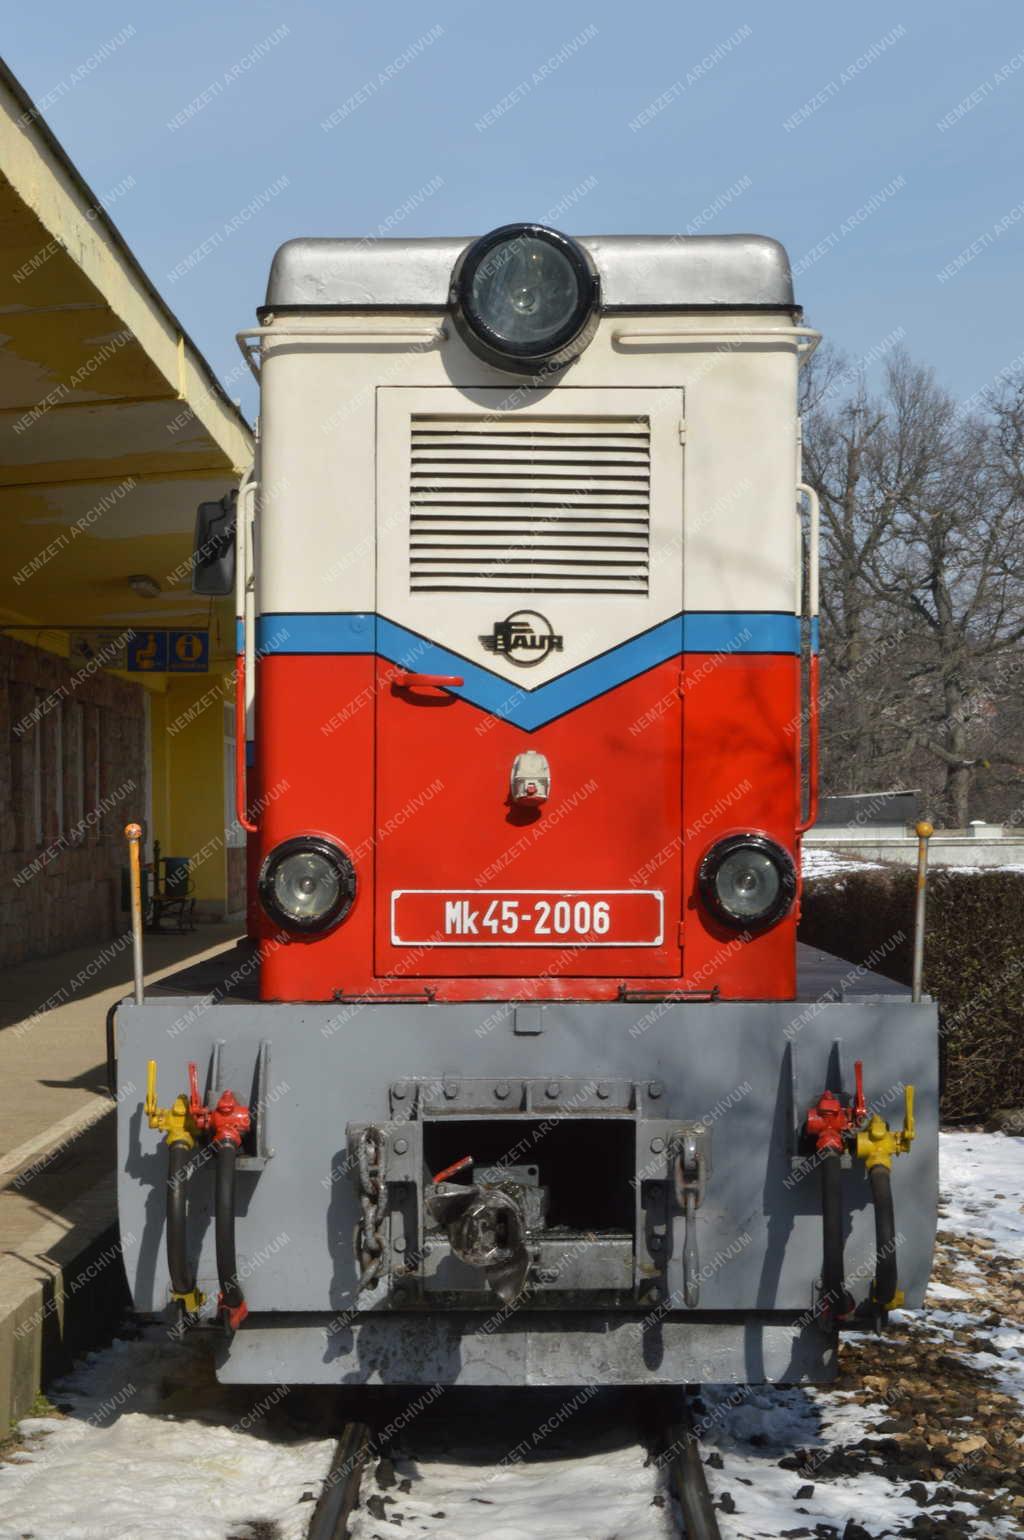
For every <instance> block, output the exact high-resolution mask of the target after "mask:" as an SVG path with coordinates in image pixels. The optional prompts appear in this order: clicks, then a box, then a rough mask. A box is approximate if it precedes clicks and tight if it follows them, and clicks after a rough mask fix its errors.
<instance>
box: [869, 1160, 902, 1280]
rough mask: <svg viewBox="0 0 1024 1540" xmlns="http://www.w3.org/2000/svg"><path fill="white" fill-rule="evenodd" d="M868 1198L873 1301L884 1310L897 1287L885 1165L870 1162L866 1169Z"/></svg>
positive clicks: (888, 1175)
mask: <svg viewBox="0 0 1024 1540" xmlns="http://www.w3.org/2000/svg"><path fill="white" fill-rule="evenodd" d="M868 1180H869V1182H870V1183H871V1199H872V1202H873V1203H874V1205H875V1287H874V1302H875V1304H876V1305H880V1306H881V1307H882V1309H883V1310H884V1309H885V1307H886V1306H887V1305H888V1304H889V1303H890V1301H891V1300H892V1299H893V1298H894V1296H895V1294H896V1290H897V1288H898V1287H899V1275H898V1269H897V1266H896V1214H895V1211H894V1209H893V1202H892V1173H891V1172H890V1171H889V1169H888V1167H887V1166H881V1165H879V1166H872V1167H871V1170H870V1171H869V1172H868Z"/></svg>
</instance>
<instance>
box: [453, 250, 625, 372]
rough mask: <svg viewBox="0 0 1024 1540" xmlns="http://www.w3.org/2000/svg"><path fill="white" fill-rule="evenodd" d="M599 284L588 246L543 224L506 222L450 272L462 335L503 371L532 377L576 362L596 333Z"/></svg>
mask: <svg viewBox="0 0 1024 1540" xmlns="http://www.w3.org/2000/svg"><path fill="white" fill-rule="evenodd" d="M600 303H601V284H600V279H599V278H598V275H597V269H596V268H595V267H594V264H593V262H592V261H591V259H590V257H589V255H588V254H587V252H586V251H584V249H583V247H582V246H579V245H577V243H576V242H575V241H573V240H570V239H569V237H568V236H567V235H561V234H559V232H558V231H557V230H549V229H548V228H547V227H546V226H545V225H502V227H501V229H500V230H492V231H491V233H490V234H489V235H482V236H481V237H480V239H479V240H476V241H473V243H472V244H471V245H470V246H467V247H466V249H465V251H464V252H463V253H462V255H461V257H460V258H459V260H458V262H456V264H455V268H454V270H453V272H452V286H451V304H452V314H453V318H454V321H455V325H456V328H457V329H458V331H459V334H460V335H461V337H462V338H463V340H464V341H465V342H466V344H467V345H468V346H469V347H471V348H472V349H473V351H474V353H476V354H477V355H478V356H479V357H480V358H483V359H484V360H485V361H486V362H487V363H489V364H493V365H494V366H495V367H496V368H498V369H508V370H512V371H513V372H515V373H517V374H534V373H537V372H542V371H544V370H547V369H556V368H562V367H564V366H565V365H566V364H570V363H572V361H573V359H575V358H578V357H579V355H580V354H581V353H582V352H583V349H584V348H585V347H586V346H587V343H588V342H589V341H590V339H591V338H592V337H593V335H594V332H595V330H596V328H597V322H598V312H599V307H600Z"/></svg>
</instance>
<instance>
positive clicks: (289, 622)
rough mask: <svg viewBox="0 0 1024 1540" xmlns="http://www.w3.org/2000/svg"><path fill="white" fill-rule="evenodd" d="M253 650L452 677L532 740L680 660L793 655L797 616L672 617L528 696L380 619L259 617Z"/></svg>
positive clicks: (468, 695)
mask: <svg viewBox="0 0 1024 1540" xmlns="http://www.w3.org/2000/svg"><path fill="white" fill-rule="evenodd" d="M256 646H257V650H258V651H259V652H261V653H262V652H269V653H307V654H308V653H317V654H324V653H372V652H377V653H379V655H380V656H381V657H383V658H387V660H388V662H389V663H394V664H397V665H398V666H399V667H400V668H408V669H411V670H414V671H416V672H418V673H430V674H457V675H459V676H460V677H461V678H462V679H463V680H464V681H465V683H464V684H463V685H461V686H460V687H459V688H458V689H457V690H455V691H453V693H454V694H457V695H458V696H459V697H460V698H461V699H463V700H467V701H469V702H471V704H472V705H474V706H478V707H480V709H481V710H483V711H489V712H490V713H491V714H492V715H493V716H498V717H501V718H502V719H503V720H505V721H508V722H512V723H514V724H515V726H517V727H521V728H523V729H524V730H525V731H526V732H534V731H536V729H537V728H538V727H543V726H544V725H545V723H547V722H551V721H554V719H555V718H556V717H560V716H563V715H564V714H565V713H566V712H568V711H574V710H576V708H577V707H579V706H583V705H585V704H586V702H587V701H590V700H594V699H595V698H596V697H597V696H598V695H603V694H605V692H606V691H608V690H613V689H615V687H616V686H617V685H620V684H625V683H626V682H627V680H630V679H635V678H636V677H637V676H638V675H640V674H644V673H646V672H647V670H648V669H651V668H655V667H656V666H657V665H658V664H659V663H664V662H666V661H667V660H668V659H669V658H674V657H678V656H679V655H680V653H683V652H725V653H742V654H757V653H791V654H792V653H797V652H799V649H800V622H799V620H798V619H797V617H796V616H795V615H770V614H763V613H761V614H757V613H753V614H745V613H738V612H737V613H733V612H731V611H728V612H721V613H716V614H710V613H696V612H690V613H689V614H686V615H675V616H673V617H672V619H671V620H666V621H663V622H662V623H661V625H658V626H654V627H652V629H651V630H650V631H645V632H643V633H642V634H641V635H640V636H634V637H631V638H630V640H629V641H627V642H622V643H620V644H619V646H617V647H612V648H611V649H609V651H608V652H605V653H602V654H601V656H600V657H597V658H591V659H590V660H589V661H588V662H586V663H581V664H579V666H578V667H576V668H574V669H570V670H569V671H568V673H565V674H561V675H559V677H558V678H557V679H551V680H549V681H548V682H547V684H540V685H534V686H533V687H532V688H531V687H530V686H528V685H527V683H526V681H525V680H524V681H523V682H522V683H520V682H519V681H518V680H511V679H506V678H505V677H504V676H503V675H500V674H496V673H494V672H493V671H492V670H491V669H489V668H484V667H483V666H482V665H481V664H479V663H473V662H471V661H470V660H469V659H468V658H463V657H460V655H459V654H458V653H456V652H450V651H449V650H448V648H447V647H441V646H439V645H438V644H437V643H436V642H430V641H427V639H426V638H425V637H422V636H418V635H417V634H416V632H415V631H409V630H407V629H406V627H405V626H399V625H396V624H395V622H394V621H392V620H387V619H386V618H385V617H384V616H383V615H381V616H376V617H375V616H373V615H369V614H360V615H261V616H259V617H258V618H257V621H256Z"/></svg>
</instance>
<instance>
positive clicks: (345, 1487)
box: [307, 1422, 370, 1540]
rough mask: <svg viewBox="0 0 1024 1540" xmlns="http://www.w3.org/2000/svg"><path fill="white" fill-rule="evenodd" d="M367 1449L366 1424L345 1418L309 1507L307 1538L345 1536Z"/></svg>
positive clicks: (323, 1539)
mask: <svg viewBox="0 0 1024 1540" xmlns="http://www.w3.org/2000/svg"><path fill="white" fill-rule="evenodd" d="M369 1452H370V1430H369V1428H368V1427H366V1425H365V1424H364V1423H361V1422H347V1423H346V1424H345V1426H344V1428H343V1429H342V1432H341V1437H340V1438H339V1439H338V1442H337V1444H336V1446H335V1450H334V1455H333V1457H332V1459H331V1468H330V1470H329V1471H328V1472H327V1475H326V1476H325V1478H324V1485H323V1491H322V1492H321V1493H320V1498H319V1501H318V1502H317V1505H316V1508H315V1509H314V1510H313V1517H312V1519H311V1520H310V1524H309V1531H308V1534H307V1540H347V1536H348V1521H349V1518H350V1516H351V1514H352V1510H353V1508H355V1506H356V1504H357V1503H358V1501H359V1488H360V1484H361V1482H362V1477H363V1466H364V1465H365V1464H366V1460H367V1458H368V1456H369Z"/></svg>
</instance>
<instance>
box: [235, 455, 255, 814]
mask: <svg viewBox="0 0 1024 1540" xmlns="http://www.w3.org/2000/svg"><path fill="white" fill-rule="evenodd" d="M258 486H259V482H257V481H256V480H254V479H252V478H250V479H248V480H245V481H243V482H242V485H241V487H240V489H239V494H238V517H237V519H236V522H235V614H236V618H237V619H238V620H239V621H240V623H241V627H242V646H241V650H240V651H238V654H237V656H236V658H235V816H236V817H237V819H238V822H239V823H240V824H241V826H242V828H243V829H244V830H245V832H246V833H247V834H256V833H258V826H257V825H256V824H254V823H253V822H252V820H251V819H250V818H249V812H248V798H247V786H246V781H247V775H246V763H245V758H246V752H245V751H246V744H247V728H248V699H247V691H246V682H247V679H248V677H249V671H250V669H251V667H252V664H253V662H254V661H255V646H254V643H253V637H252V635H251V632H252V629H253V626H252V623H251V622H250V620H249V519H250V515H249V503H250V499H255V496H256V489H257V487H258Z"/></svg>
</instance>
